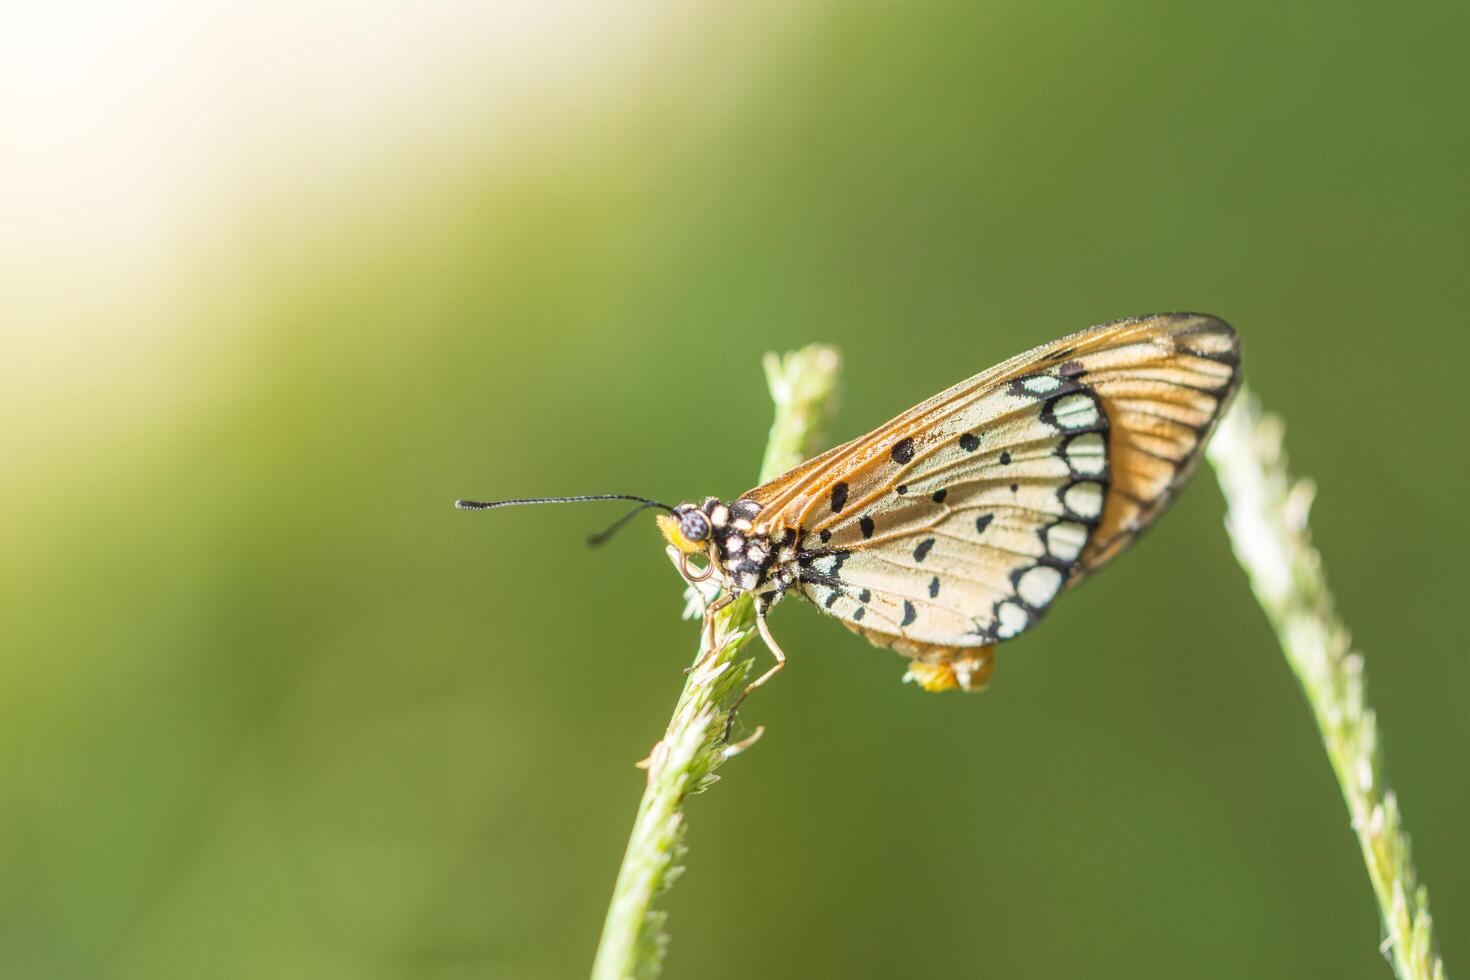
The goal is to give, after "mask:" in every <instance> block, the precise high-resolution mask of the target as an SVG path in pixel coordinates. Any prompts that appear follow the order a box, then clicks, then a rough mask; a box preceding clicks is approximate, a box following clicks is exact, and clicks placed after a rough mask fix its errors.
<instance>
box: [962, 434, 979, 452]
mask: <svg viewBox="0 0 1470 980" xmlns="http://www.w3.org/2000/svg"><path fill="white" fill-rule="evenodd" d="M960 448H961V449H963V450H964V451H965V452H967V453H973V452H974V451H975V450H977V449H979V448H980V437H979V436H976V435H974V434H973V433H969V432H966V433H965V434H964V435H962V436H960Z"/></svg>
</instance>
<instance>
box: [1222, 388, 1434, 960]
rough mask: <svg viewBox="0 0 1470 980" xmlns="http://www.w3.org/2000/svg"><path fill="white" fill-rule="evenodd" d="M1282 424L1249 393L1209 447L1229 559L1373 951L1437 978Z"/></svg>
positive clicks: (1359, 679)
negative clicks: (1337, 803)
mask: <svg viewBox="0 0 1470 980" xmlns="http://www.w3.org/2000/svg"><path fill="white" fill-rule="evenodd" d="M1284 435H1285V426H1284V425H1283V424H1282V422H1281V420H1280V419H1279V418H1277V417H1276V416H1274V415H1269V414H1265V413H1263V412H1262V410H1261V407H1260V404H1259V403H1258V402H1257V401H1256V399H1255V398H1254V397H1253V396H1252V395H1251V393H1250V392H1249V391H1241V393H1240V396H1239V397H1238V398H1237V399H1236V403H1235V406H1234V408H1233V409H1232V410H1231V411H1230V414H1229V415H1227V416H1226V418H1225V419H1224V420H1223V421H1222V423H1221V425H1220V428H1219V431H1217V432H1216V433H1215V438H1214V439H1213V441H1212V442H1211V443H1210V447H1209V450H1208V455H1209V460H1210V462H1211V464H1213V465H1214V467H1215V472H1216V474H1217V476H1218V478H1219V481H1220V487H1221V489H1222V490H1224V492H1225V500H1226V503H1227V504H1228V507H1229V511H1228V513H1227V515H1226V526H1227V528H1228V530H1229V532H1230V540H1231V543H1232V545H1233V547H1234V549H1235V555H1236V558H1237V559H1238V560H1239V561H1240V564H1241V566H1242V567H1244V568H1245V571H1246V575H1247V576H1248V577H1249V578H1250V583H1251V588H1252V589H1253V590H1254V591H1255V594H1256V599H1257V600H1258V601H1259V602H1260V604H1261V608H1263V609H1264V610H1265V611H1266V617H1267V619H1269V620H1270V621H1271V625H1272V626H1273V627H1274V628H1275V630H1276V634H1277V636H1278V637H1279V638H1280V640H1281V649H1282V652H1284V653H1285V654H1286V661H1287V663H1288V664H1290V665H1291V669H1292V671H1293V672H1295V674H1296V676H1297V680H1299V681H1300V682H1301V686H1302V690H1303V692H1305V694H1306V697H1307V702H1308V703H1309V704H1310V705H1311V708H1312V714H1313V715H1314V716H1315V718H1316V721H1317V727H1318V729H1319V730H1320V731H1321V733H1322V744H1323V745H1324V746H1325V747H1326V749H1327V758H1328V760H1329V761H1330V762H1331V763H1332V771H1333V772H1334V773H1335V774H1336V775H1337V781H1338V783H1339V785H1340V786H1341V787H1342V795H1343V799H1344V800H1346V801H1347V808H1348V813H1349V814H1350V816H1351V818H1352V828H1353V832H1354V833H1355V834H1356V835H1357V837H1358V845H1359V847H1360V848H1361V850H1362V854H1363V863H1364V864H1365V865H1366V866H1367V868H1368V878H1369V880H1370V881H1371V882H1372V884H1373V893H1374V895H1375V896H1376V897H1377V899H1378V907H1379V910H1380V912H1381V913H1382V917H1383V931H1384V935H1383V941H1382V943H1381V945H1380V949H1381V951H1382V952H1383V954H1384V956H1385V957H1387V959H1388V960H1389V962H1390V963H1391V964H1393V969H1394V972H1395V973H1396V974H1397V975H1398V976H1399V978H1400V980H1444V975H1445V973H1444V963H1443V961H1441V960H1440V958H1439V956H1438V955H1437V954H1436V953H1435V950H1434V936H1433V926H1432V921H1431V919H1430V917H1429V892H1428V890H1427V889H1426V888H1425V887H1424V886H1423V885H1420V884H1419V883H1418V875H1417V874H1416V872H1415V870H1414V863H1413V860H1412V857H1411V854H1410V851H1409V837H1408V834H1407V833H1406V832H1405V831H1404V827H1403V819H1402V816H1401V814H1400V813H1399V805H1398V800H1397V798H1396V797H1395V796H1394V793H1393V790H1391V789H1389V787H1388V783H1387V781H1386V779H1385V777H1384V770H1383V755H1382V751H1381V748H1380V746H1379V735H1378V723H1377V718H1376V716H1375V715H1374V713H1373V709H1372V708H1370V707H1368V704H1367V701H1366V699H1365V696H1364V686H1365V685H1364V676H1363V656H1362V654H1361V653H1358V652H1356V651H1354V650H1353V649H1352V639H1351V637H1350V635H1349V634H1348V629H1347V626H1346V625H1345V624H1344V623H1343V621H1342V619H1341V618H1340V617H1339V616H1338V615H1337V611H1336V608H1335V605H1334V603H1333V600H1332V593H1331V592H1330V591H1328V588H1327V577H1326V574H1325V572H1324V571H1323V568H1322V556H1321V555H1320V554H1319V553H1318V552H1317V550H1316V548H1314V547H1313V546H1312V540H1311V529H1310V528H1309V527H1308V525H1307V513H1308V511H1309V510H1310V508H1311V504H1312V497H1313V495H1314V492H1315V491H1314V487H1313V485H1312V483H1311V482H1310V481H1308V480H1295V479H1293V477H1292V476H1291V473H1290V472H1289V470H1288V469H1287V458H1286V453H1285V451H1284V449H1283V447H1282V439H1283V436H1284Z"/></svg>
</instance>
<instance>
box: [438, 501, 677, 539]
mask: <svg viewBox="0 0 1470 980" xmlns="http://www.w3.org/2000/svg"><path fill="white" fill-rule="evenodd" d="M594 500H636V501H637V502H638V506H637V507H634V508H633V509H632V510H631V511H629V512H628V513H626V514H624V515H623V516H622V517H620V518H618V519H617V521H616V522H614V523H613V525H612V527H610V528H608V529H607V530H606V531H603V532H602V533H601V534H594V535H592V536H591V537H590V538H588V539H587V544H588V546H589V547H593V548H595V547H597V546H598V545H600V544H602V543H604V542H605V541H607V539H608V538H610V537H612V536H613V535H614V534H616V533H617V531H618V529H620V528H621V527H622V526H623V525H624V524H626V523H628V522H629V521H631V520H632V519H633V518H634V517H635V516H637V515H638V514H641V513H642V512H643V511H645V510H647V509H648V508H650V507H658V508H660V509H662V510H666V511H668V512H669V513H670V514H672V513H673V512H674V508H672V507H670V506H669V505H668V504H664V503H659V502H658V501H657V500H649V499H648V498H647V497H637V496H634V495H633V494H629V493H597V494H585V495H582V496H578V497H522V498H518V499H516V500H456V501H455V502H454V506H455V507H457V508H459V509H460V510H494V509H495V508H496V507H516V506H519V505H521V504H580V503H586V502H588V501H594Z"/></svg>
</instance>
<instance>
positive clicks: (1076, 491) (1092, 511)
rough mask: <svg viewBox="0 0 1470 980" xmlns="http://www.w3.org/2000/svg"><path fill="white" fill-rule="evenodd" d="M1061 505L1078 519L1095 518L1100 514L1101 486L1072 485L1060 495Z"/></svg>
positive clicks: (1101, 502)
mask: <svg viewBox="0 0 1470 980" xmlns="http://www.w3.org/2000/svg"><path fill="white" fill-rule="evenodd" d="M1062 503H1064V504H1066V505H1067V509H1068V510H1070V511H1071V512H1072V513H1074V514H1076V515H1077V516H1078V517H1096V516H1097V515H1099V514H1101V513H1102V505H1103V490H1102V484H1100V483H1091V482H1088V483H1074V484H1072V485H1071V486H1070V487H1068V488H1067V489H1066V491H1065V492H1064V493H1063V494H1062Z"/></svg>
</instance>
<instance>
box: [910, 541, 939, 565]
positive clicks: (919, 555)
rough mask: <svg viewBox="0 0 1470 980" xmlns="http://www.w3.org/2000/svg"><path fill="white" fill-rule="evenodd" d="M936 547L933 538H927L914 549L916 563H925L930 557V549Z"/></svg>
mask: <svg viewBox="0 0 1470 980" xmlns="http://www.w3.org/2000/svg"><path fill="white" fill-rule="evenodd" d="M933 547H934V539H933V538H925V539H924V540H923V541H920V542H919V543H918V545H917V546H916V547H915V548H914V561H919V562H921V561H923V560H924V559H925V558H927V557H928V555H929V549H930V548H933Z"/></svg>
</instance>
